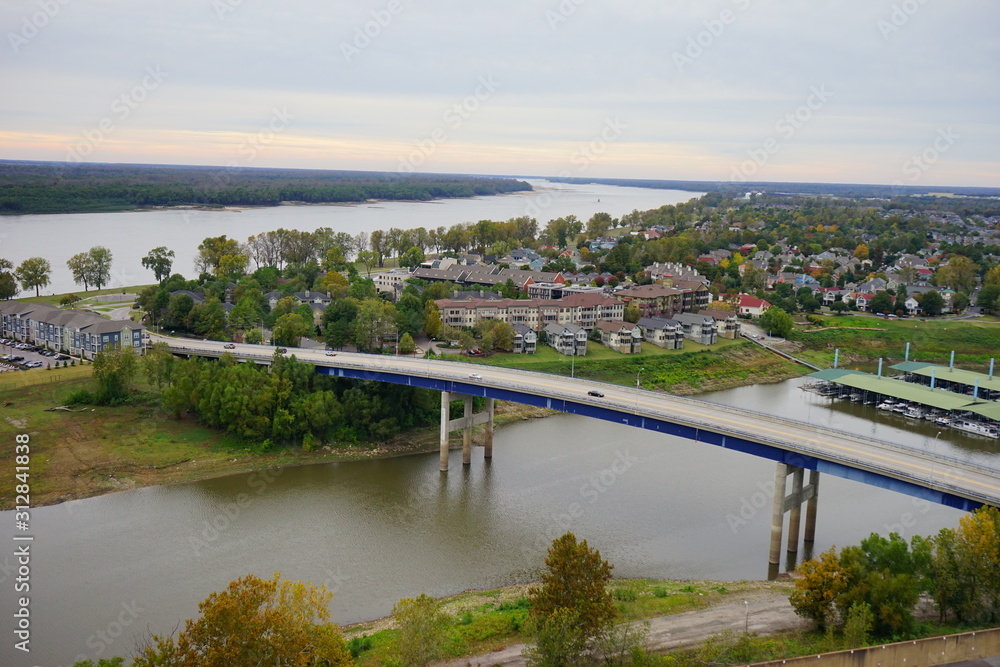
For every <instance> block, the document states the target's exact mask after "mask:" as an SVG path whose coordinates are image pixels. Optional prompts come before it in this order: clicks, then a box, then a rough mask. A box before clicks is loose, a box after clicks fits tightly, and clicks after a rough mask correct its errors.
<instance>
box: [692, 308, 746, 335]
mask: <svg viewBox="0 0 1000 667" xmlns="http://www.w3.org/2000/svg"><path fill="white" fill-rule="evenodd" d="M698 314H699V315H705V316H706V317H711V318H712V319H713V320H715V329H716V331H717V332H718V334H719V338H728V339H729V340H735V339H737V338H739V337H740V321H739V319H737V317H736V313H732V312H729V311H728V310H715V309H714V308H703V309H701V310H699V311H698Z"/></svg>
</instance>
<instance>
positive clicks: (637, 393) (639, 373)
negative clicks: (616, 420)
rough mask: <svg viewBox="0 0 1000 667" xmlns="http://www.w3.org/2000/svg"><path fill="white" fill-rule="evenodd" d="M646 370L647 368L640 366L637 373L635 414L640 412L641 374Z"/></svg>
mask: <svg viewBox="0 0 1000 667" xmlns="http://www.w3.org/2000/svg"><path fill="white" fill-rule="evenodd" d="M644 370H646V369H645V368H641V367H640V368H639V370H638V371H636V374H635V414H639V376H640V375H642V372H643V371H644Z"/></svg>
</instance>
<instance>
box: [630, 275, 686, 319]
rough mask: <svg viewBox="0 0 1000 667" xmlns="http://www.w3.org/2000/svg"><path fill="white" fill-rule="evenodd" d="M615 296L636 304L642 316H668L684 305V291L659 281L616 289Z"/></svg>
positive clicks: (678, 310)
mask: <svg viewBox="0 0 1000 667" xmlns="http://www.w3.org/2000/svg"><path fill="white" fill-rule="evenodd" d="M702 287H704V285H702ZM615 296H617V297H618V298H620V299H625V300H626V301H628V302H631V303H634V304H636V305H637V306H638V307H639V312H640V313H642V316H643V317H656V316H659V315H667V316H670V315H673V314H674V313H676V312H680V311H681V310H682V309H683V305H684V293H683V292H682V291H681V290H679V289H676V288H673V287H667V286H666V285H661V284H660V283H653V284H652V285H634V286H632V287H627V288H625V289H621V290H618V291H617V292H616V293H615Z"/></svg>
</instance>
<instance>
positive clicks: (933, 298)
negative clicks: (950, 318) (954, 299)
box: [920, 290, 944, 317]
mask: <svg viewBox="0 0 1000 667" xmlns="http://www.w3.org/2000/svg"><path fill="white" fill-rule="evenodd" d="M920 310H922V311H924V313H925V314H927V315H929V316H930V317H937V316H938V315H940V314H941V311H942V310H944V297H943V296H941V293H940V292H938V291H937V290H931V291H929V292H924V295H923V296H922V297H921V298H920Z"/></svg>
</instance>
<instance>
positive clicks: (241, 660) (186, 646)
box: [132, 574, 353, 667]
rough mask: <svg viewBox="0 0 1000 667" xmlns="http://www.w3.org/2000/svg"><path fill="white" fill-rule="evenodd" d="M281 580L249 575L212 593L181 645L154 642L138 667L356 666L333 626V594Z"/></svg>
mask: <svg viewBox="0 0 1000 667" xmlns="http://www.w3.org/2000/svg"><path fill="white" fill-rule="evenodd" d="M279 576H280V575H278V574H275V575H274V576H273V577H272V578H271V579H266V580H265V579H260V578H259V577H256V576H254V575H252V574H251V575H247V576H245V577H243V578H241V579H237V580H236V581H233V582H231V583H230V584H229V586H228V587H227V588H226V590H225V591H222V592H221V593H212V594H211V595H209V596H208V597H207V598H206V599H205V601H204V602H202V603H201V604H199V605H198V611H199V612H200V616H199V617H198V618H197V619H195V620H188V621H186V622H185V623H184V629H183V630H182V631H181V632H180V633H178V635H177V638H176V639H174V638H173V637H156V636H154V637H153V638H152V639H151V642H150V645H147V646H146V647H145V648H144V649H142V650H141V651H140V653H139V656H138V657H137V658H136V659H135V661H134V662H133V663H132V665H133V667H154V666H156V667H158V666H161V665H199V666H203V667H229V666H230V665H302V666H304V665H317V666H318V665H331V666H344V667H347V666H348V665H352V664H353V659H352V658H351V654H350V652H349V651H348V650H347V645H346V644H345V643H344V638H343V636H342V635H341V633H340V628H338V627H337V625H336V624H334V623H331V622H330V620H329V619H330V610H329V603H330V600H331V598H332V597H333V593H330V592H329V591H327V590H326V588H325V587H323V586H320V587H319V588H316V587H314V586H313V585H312V584H304V583H300V582H291V581H281V580H280V579H279Z"/></svg>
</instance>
